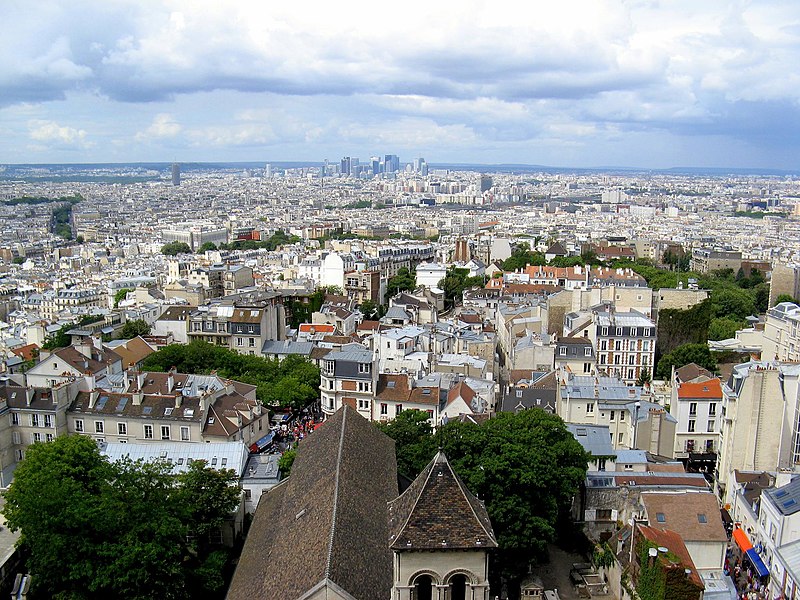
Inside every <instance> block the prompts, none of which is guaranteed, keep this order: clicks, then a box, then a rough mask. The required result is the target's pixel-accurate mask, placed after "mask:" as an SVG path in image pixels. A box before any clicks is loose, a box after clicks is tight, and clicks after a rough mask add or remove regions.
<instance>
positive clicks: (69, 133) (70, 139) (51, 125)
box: [28, 120, 91, 149]
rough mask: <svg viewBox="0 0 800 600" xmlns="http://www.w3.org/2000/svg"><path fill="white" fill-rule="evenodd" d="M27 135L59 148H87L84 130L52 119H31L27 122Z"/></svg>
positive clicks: (36, 140) (88, 145)
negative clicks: (63, 124)
mask: <svg viewBox="0 0 800 600" xmlns="http://www.w3.org/2000/svg"><path fill="white" fill-rule="evenodd" d="M28 128H29V137H30V139H32V140H34V141H35V142H43V143H46V144H52V145H55V146H58V147H61V148H76V149H77V148H88V147H90V146H91V143H90V142H89V141H88V140H87V139H86V131H84V130H83V129H75V128H74V127H65V126H62V125H59V124H58V123H56V122H54V121H43V120H32V121H29V122H28Z"/></svg>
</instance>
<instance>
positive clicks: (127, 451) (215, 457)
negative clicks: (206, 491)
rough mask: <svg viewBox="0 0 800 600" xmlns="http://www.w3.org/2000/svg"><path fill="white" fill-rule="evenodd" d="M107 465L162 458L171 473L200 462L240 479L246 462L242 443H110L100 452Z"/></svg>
mask: <svg viewBox="0 0 800 600" xmlns="http://www.w3.org/2000/svg"><path fill="white" fill-rule="evenodd" d="M100 452H101V453H102V454H104V455H105V456H107V457H108V458H109V459H110V460H111V462H116V461H118V460H120V459H122V458H124V457H126V456H127V457H129V458H130V459H131V460H140V459H141V460H143V461H144V462H150V461H153V460H156V459H159V458H161V459H165V460H168V461H170V462H171V463H172V465H173V467H172V471H173V472H174V473H181V472H183V471H186V470H187V469H188V468H189V462H190V461H193V460H204V461H206V465H207V466H209V467H212V468H214V469H218V470H221V469H233V470H234V471H235V472H236V474H237V475H239V476H241V474H242V471H243V470H244V465H245V462H246V461H247V455H248V451H247V448H246V447H245V445H244V442H241V441H239V442H209V443H207V444H187V443H186V442H152V443H147V444H120V443H119V442H110V443H108V444H105V445H104V447H102V448H101V449H100Z"/></svg>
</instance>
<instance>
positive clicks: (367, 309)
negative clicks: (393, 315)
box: [358, 300, 380, 319]
mask: <svg viewBox="0 0 800 600" xmlns="http://www.w3.org/2000/svg"><path fill="white" fill-rule="evenodd" d="M379 308H380V307H379V305H378V304H377V303H376V302H373V301H372V300H364V301H363V302H362V303H361V304H360V305H359V307H358V309H359V310H360V311H361V314H363V315H364V318H365V319H377V318H378V313H379Z"/></svg>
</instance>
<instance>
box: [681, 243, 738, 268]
mask: <svg viewBox="0 0 800 600" xmlns="http://www.w3.org/2000/svg"><path fill="white" fill-rule="evenodd" d="M741 266H742V253H741V252H734V251H732V250H714V249H711V248H695V249H694V250H692V260H691V261H690V262H689V270H690V271H694V272H695V273H711V272H713V271H720V270H722V269H733V272H734V274H735V273H736V272H737V271H738V270H739V269H740V268H741Z"/></svg>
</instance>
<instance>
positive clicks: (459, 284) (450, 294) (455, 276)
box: [439, 266, 486, 307]
mask: <svg viewBox="0 0 800 600" xmlns="http://www.w3.org/2000/svg"><path fill="white" fill-rule="evenodd" d="M485 283H486V282H485V280H484V278H483V277H481V276H476V277H470V276H469V269H462V268H458V267H456V266H452V267H450V268H449V269H447V275H445V277H444V279H442V280H441V281H440V282H439V287H440V288H441V290H442V291H443V292H444V298H445V305H446V306H448V307H453V306H455V305H456V304H458V303H459V302H461V299H462V295H463V293H464V290H467V289H469V288H471V287H475V286H479V287H483V285H484V284H485Z"/></svg>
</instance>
